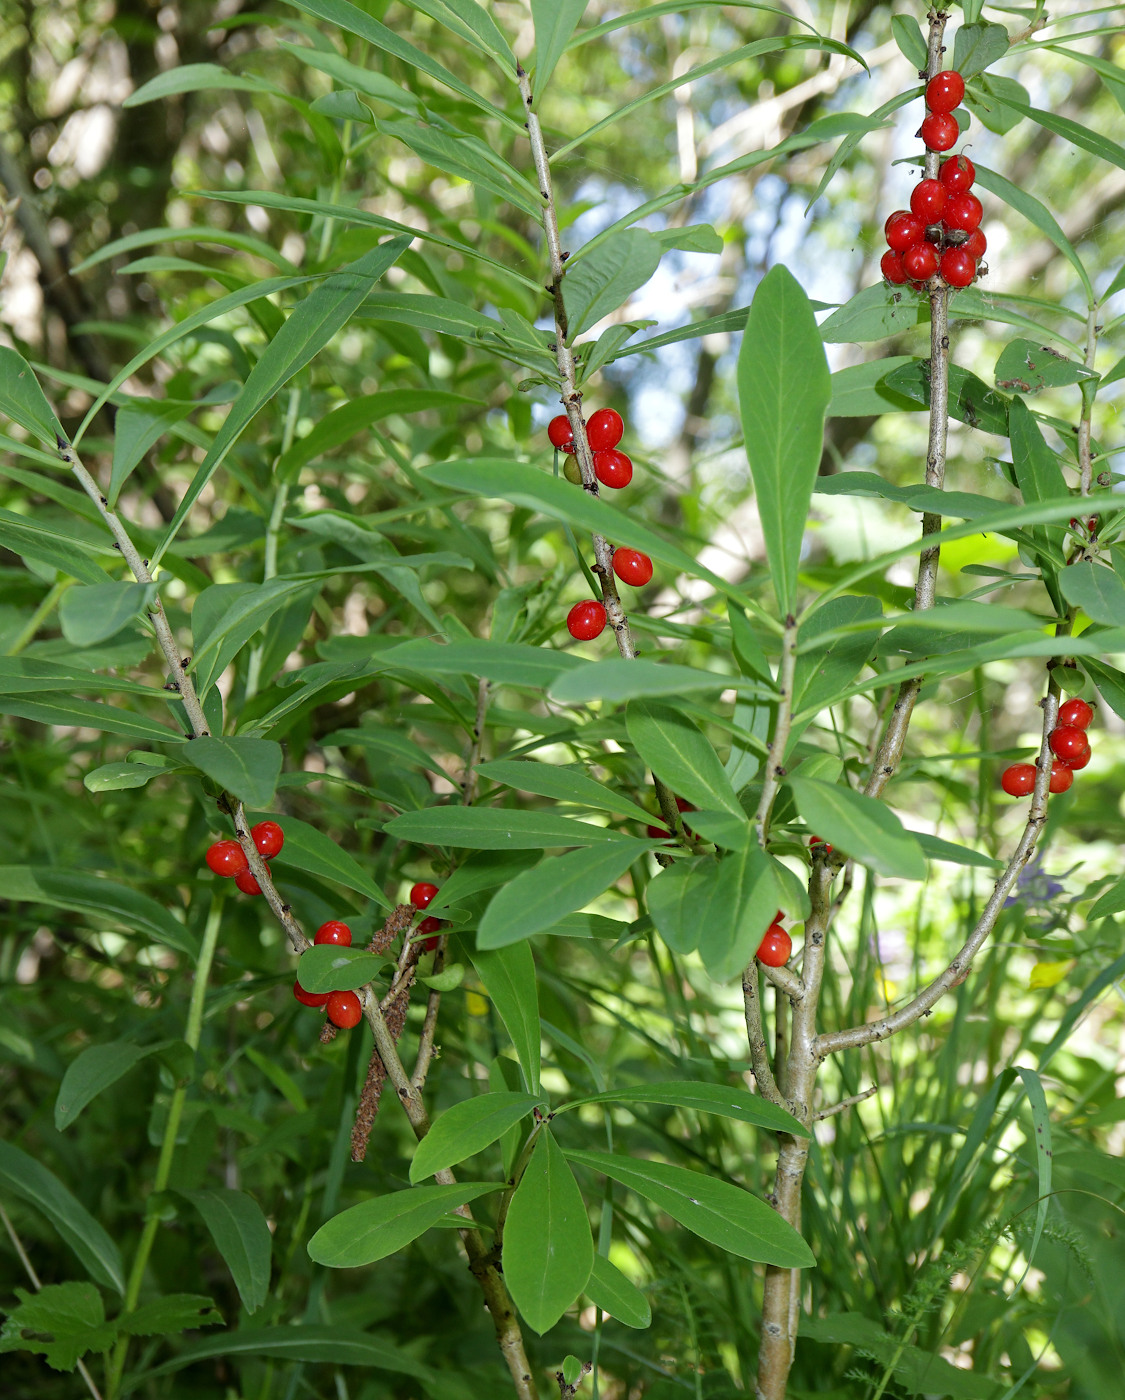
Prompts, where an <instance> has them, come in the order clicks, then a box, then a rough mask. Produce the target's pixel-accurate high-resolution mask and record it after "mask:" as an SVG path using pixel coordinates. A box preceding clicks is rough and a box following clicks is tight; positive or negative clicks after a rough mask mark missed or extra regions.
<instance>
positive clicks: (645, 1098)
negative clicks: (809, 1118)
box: [556, 1080, 809, 1137]
mask: <svg viewBox="0 0 1125 1400" xmlns="http://www.w3.org/2000/svg"><path fill="white" fill-rule="evenodd" d="M588 1103H623V1104H626V1105H628V1104H633V1103H640V1104H644V1103H653V1104H664V1105H665V1106H667V1107H670V1108H690V1109H693V1110H694V1111H695V1112H696V1113H716V1114H718V1115H719V1116H720V1117H721V1118H735V1119H737V1120H738V1121H739V1122H740V1123H753V1124H755V1126H757V1127H759V1128H769V1129H770V1130H771V1131H772V1132H779V1133H789V1134H790V1135H792V1136H793V1137H808V1136H809V1130H808V1129H807V1128H806V1127H804V1126H803V1125H802V1124H801V1123H799V1122H798V1121H797V1119H796V1118H794V1117H793V1115H792V1114H791V1113H786V1111H785V1110H784V1109H783V1108H778V1107H777V1105H776V1104H772V1103H770V1101H769V1099H763V1098H761V1097H760V1096H759V1095H757V1094H751V1093H750V1091H749V1090H748V1089H740V1088H733V1087H730V1086H728V1085H726V1084H707V1083H704V1082H700V1083H694V1082H692V1081H691V1080H683V1081H681V1080H672V1081H669V1082H667V1083H658V1084H633V1085H630V1086H629V1087H627V1088H620V1089H607V1090H606V1092H605V1093H604V1094H593V1095H591V1096H590V1097H588V1098H582V1099H574V1100H572V1101H571V1102H570V1103H568V1104H565V1105H564V1106H563V1107H562V1108H560V1109H556V1115H557V1114H558V1113H564V1112H566V1111H568V1110H569V1109H572V1108H579V1107H580V1106H581V1105H583V1104H588Z"/></svg>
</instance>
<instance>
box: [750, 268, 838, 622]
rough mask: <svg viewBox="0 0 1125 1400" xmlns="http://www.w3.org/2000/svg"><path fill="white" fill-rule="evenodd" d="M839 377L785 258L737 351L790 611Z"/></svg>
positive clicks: (781, 604)
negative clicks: (831, 369)
mask: <svg viewBox="0 0 1125 1400" xmlns="http://www.w3.org/2000/svg"><path fill="white" fill-rule="evenodd" d="M831 396H832V379H831V375H830V374H829V372H828V361H827V360H826V358H825V355H824V343H823V341H822V340H821V335H820V331H819V330H818V329H817V324H816V319H815V318H814V316H813V312H812V307H811V305H810V304H809V299H808V297H807V296H806V295H805V292H804V289H803V288H802V287H801V285H800V283H799V282H798V281H797V280H796V278H794V276H793V274H792V273H791V272H790V271H789V270H788V268H786V267H785V266H783V265H782V264H781V263H777V264H775V265H774V266H773V267H772V268H770V270H769V272H767V273H766V275H765V277H764V278H763V279H762V281H761V283H760V284H759V286H758V290H757V291H756V292H755V294H754V300H753V302H752V303H751V305H750V316H749V319H748V321H747V323H746V334H745V336H744V337H743V340H742V349H741V351H740V352H739V356H738V406H739V413H740V415H741V418H742V432H743V437H744V439H745V443H746V456H747V457H748V458H749V461H750V473H751V475H752V476H753V478H754V491H755V494H756V496H757V503H758V514H759V515H760V516H761V520H762V531H763V534H764V535H765V540H766V556H767V558H768V559H769V565H770V575H771V577H772V579H773V589H774V593H775V595H776V597H777V605H778V608H779V609H780V611H781V613H782V614H783V615H784V614H785V613H788V612H789V611H791V609H792V607H793V600H794V597H795V595H796V591H797V568H798V564H799V562H800V556H801V541H802V540H803V539H804V533H805V525H806V522H807V520H808V513H809V503H810V502H811V500H812V492H813V486H814V484H815V482H816V475H817V471H818V469H819V467H820V458H821V453H822V452H823V450H824V415H825V413H826V412H827V409H828V401H829V399H830V398H831Z"/></svg>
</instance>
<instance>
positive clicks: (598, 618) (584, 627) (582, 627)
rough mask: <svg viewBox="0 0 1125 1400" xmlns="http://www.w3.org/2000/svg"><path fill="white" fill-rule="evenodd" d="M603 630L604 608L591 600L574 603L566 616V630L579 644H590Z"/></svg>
mask: <svg viewBox="0 0 1125 1400" xmlns="http://www.w3.org/2000/svg"><path fill="white" fill-rule="evenodd" d="M604 629H605V606H604V605H603V604H602V603H599V602H596V601H595V600H594V599H593V598H590V599H588V600H587V601H586V602H584V603H575V605H574V607H572V608H571V610H570V611H569V612H568V613H567V615H566V630H567V631H568V632H569V633H570V635H571V636H572V637H574V638H576V640H578V641H580V642H592V641H593V640H594V638H595V637H600V636H601V634H602V632H603V630H604Z"/></svg>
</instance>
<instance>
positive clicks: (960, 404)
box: [883, 360, 1009, 437]
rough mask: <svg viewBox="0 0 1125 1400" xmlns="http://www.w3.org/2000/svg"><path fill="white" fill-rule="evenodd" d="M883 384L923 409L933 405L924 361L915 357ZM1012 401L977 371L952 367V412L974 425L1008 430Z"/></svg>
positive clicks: (1003, 433) (991, 430)
mask: <svg viewBox="0 0 1125 1400" xmlns="http://www.w3.org/2000/svg"><path fill="white" fill-rule="evenodd" d="M883 383H884V384H885V385H886V387H887V388H888V389H890V390H891V391H892V392H893V393H896V394H902V395H904V396H905V397H906V398H908V399H913V400H914V402H915V403H917V404H920V405H921V406H922V407H923V408H929V406H930V381H929V377H928V371H927V369H926V366H925V364H924V362H923V361H921V360H912V361H911V362H910V364H906V365H902V366H901V367H900V368H899V369H896V370H892V371H891V373H890V374H888V375H887V377H886V378H885V379H884V380H883ZM1008 406H1009V401H1008V399H1006V398H1005V397H1004V395H1003V394H1001V393H999V392H998V391H997V390H996V389H993V388H992V387H991V386H990V385H988V384H986V383H985V382H984V380H983V379H978V378H977V376H976V375H975V374H970V373H969V371H968V370H965V369H962V368H961V367H960V365H950V367H949V413H950V416H951V417H953V418H956V419H958V420H959V421H960V422H962V423H968V425H969V426H970V427H971V428H981V429H983V430H984V431H985V432H986V433H999V434H1000V435H1001V436H1004V437H1006V436H1007V433H1008Z"/></svg>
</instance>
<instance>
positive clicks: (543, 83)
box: [531, 0, 587, 107]
mask: <svg viewBox="0 0 1125 1400" xmlns="http://www.w3.org/2000/svg"><path fill="white" fill-rule="evenodd" d="M586 4H587V0H531V17H532V19H533V20H534V22H535V53H534V55H533V58H532V70H533V72H532V77H533V80H534V84H535V99H536V101H535V105H536V107H538V106H539V102H540V100H541V99H542V96H543V93H544V91H545V90H546V87H547V84H548V83H549V82H550V81H551V74H552V73H553V72H554V71H555V64H556V63H558V61H559V59H560V58H561V57H562V54H563V50H564V49H565V48H566V46H567V44H568V43H569V42H570V37H571V35H572V34H573V33H574V31H575V28H576V27H577V25H578V21H579V20H580V19H581V18H582V13H583V11H584V10H585V8H586Z"/></svg>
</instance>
